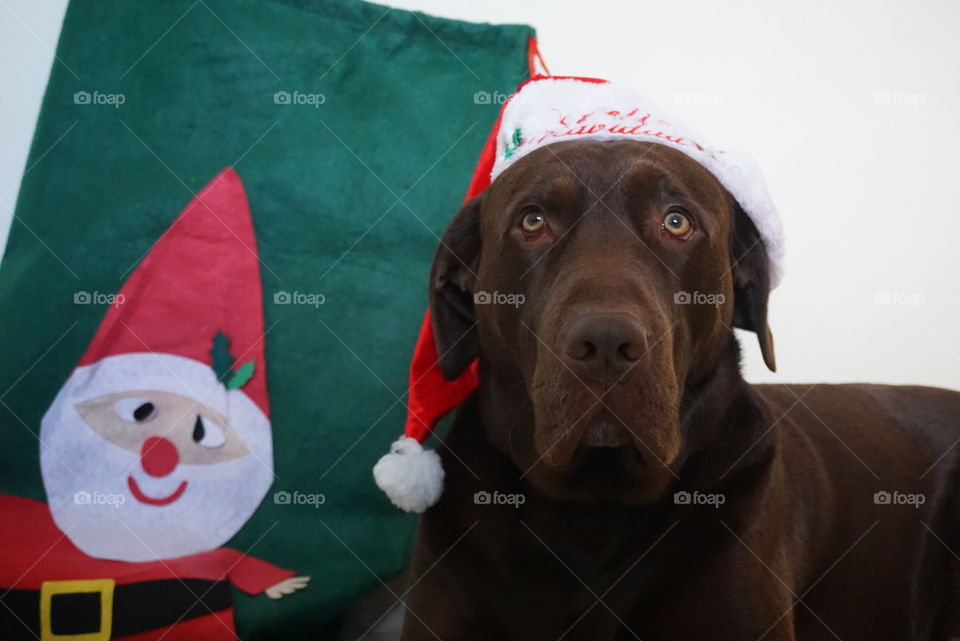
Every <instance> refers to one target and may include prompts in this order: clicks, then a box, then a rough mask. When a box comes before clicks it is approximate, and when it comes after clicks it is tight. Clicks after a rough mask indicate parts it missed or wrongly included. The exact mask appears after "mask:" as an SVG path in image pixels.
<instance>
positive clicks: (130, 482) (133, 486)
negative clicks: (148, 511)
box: [127, 476, 187, 505]
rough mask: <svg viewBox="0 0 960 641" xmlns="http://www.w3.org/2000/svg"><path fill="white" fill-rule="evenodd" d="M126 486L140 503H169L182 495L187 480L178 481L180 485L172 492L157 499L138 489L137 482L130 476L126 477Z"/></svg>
mask: <svg viewBox="0 0 960 641" xmlns="http://www.w3.org/2000/svg"><path fill="white" fill-rule="evenodd" d="M127 486H128V487H129V488H130V492H132V493H133V498H135V499H137V500H138V501H140V502H141V503H146V504H147V505H170V504H171V503H173V502H174V501H176V500H177V499H178V498H180V497H181V496H182V495H183V492H184V490H186V489H187V482H186V481H180V485H179V486H177V489H176V490H174V491H173V493H172V494H169V495H167V496H163V497H160V498H158V499H155V498H153V497H152V496H147V495H146V494H144V493H143V490H141V489H140V485H139V484H138V483H137V480H136V479H135V478H133V477H132V476H128V477H127Z"/></svg>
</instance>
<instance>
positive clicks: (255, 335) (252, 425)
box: [40, 168, 273, 561]
mask: <svg viewBox="0 0 960 641" xmlns="http://www.w3.org/2000/svg"><path fill="white" fill-rule="evenodd" d="M269 413H270V407H269V401H268V398H267V384H266V362H265V360H264V327H263V296H262V286H261V281H260V262H259V258H258V255H257V245H256V239H255V236H254V230H253V222H252V219H251V215H250V209H249V206H248V203H247V198H246V194H245V193H244V189H243V184H242V183H241V181H240V177H239V176H238V175H237V174H236V172H234V171H233V170H232V169H229V168H228V169H225V170H224V171H222V172H221V173H220V174H218V175H217V176H216V177H215V178H214V179H213V180H212V181H211V182H210V183H209V184H208V185H207V186H206V187H205V188H204V189H203V190H202V191H200V192H199V193H198V194H197V195H196V197H195V198H194V199H193V200H192V201H191V202H190V204H189V205H188V206H187V207H186V209H184V210H183V212H182V213H181V214H180V216H179V217H178V218H177V219H176V220H175V221H174V222H173V223H172V225H171V226H170V228H169V229H168V230H167V231H166V232H165V233H164V234H163V235H162V236H161V237H160V238H159V240H158V241H157V242H156V244H155V245H154V246H153V247H152V248H151V249H150V250H149V252H148V253H147V255H146V257H145V258H144V259H143V261H142V262H141V263H140V265H138V266H137V268H136V269H135V271H133V273H132V274H131V275H130V277H129V278H128V279H127V281H126V282H125V283H124V284H123V286H122V288H121V289H120V291H119V292H118V293H117V295H116V297H115V300H114V304H113V305H111V306H110V307H109V308H108V309H107V312H106V314H105V316H104V319H103V321H102V322H101V324H100V327H99V328H98V329H97V332H96V335H95V336H94V337H93V339H92V340H91V342H90V344H89V346H88V348H87V350H86V352H85V353H84V355H83V357H82V358H81V359H80V362H79V363H78V365H77V367H76V369H75V370H74V371H73V373H72V374H71V375H70V377H69V379H68V380H67V381H66V383H65V384H64V386H63V387H62V388H61V390H60V392H59V393H58V394H57V397H56V399H55V400H54V402H53V404H52V405H51V407H50V409H49V410H48V411H47V413H46V414H45V415H44V417H43V421H42V424H41V444H42V447H41V457H40V462H41V470H42V472H43V481H44V486H45V489H46V492H47V497H48V503H49V505H50V510H51V513H52V515H53V517H54V520H55V521H56V523H57V525H58V527H60V529H61V530H63V532H64V533H65V534H66V535H67V536H68V537H69V538H70V540H71V541H72V542H73V543H74V544H75V545H76V546H77V547H79V548H80V549H81V550H83V552H85V553H86V554H88V555H89V556H92V557H98V558H108V559H118V560H123V561H147V560H154V559H165V558H173V557H179V556H184V555H187V554H194V553H198V552H203V551H207V550H211V549H215V548H217V547H219V546H221V545H222V544H224V543H225V542H226V541H227V540H228V539H230V538H231V537H232V536H233V535H234V534H235V533H236V532H237V531H238V530H239V529H240V527H241V526H242V525H243V524H244V523H245V522H246V520H247V519H248V518H249V517H250V516H251V515H252V514H253V512H254V510H255V509H256V508H257V506H258V505H259V504H260V502H261V501H262V499H263V497H264V496H265V494H266V493H267V490H268V489H269V487H270V485H271V483H272V482H273V450H272V436H271V431H270V419H269ZM101 497H107V498H110V499H111V500H110V501H107V500H103V501H101ZM101 503H102V504H101Z"/></svg>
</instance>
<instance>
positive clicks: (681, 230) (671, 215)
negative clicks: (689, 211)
mask: <svg viewBox="0 0 960 641" xmlns="http://www.w3.org/2000/svg"><path fill="white" fill-rule="evenodd" d="M663 228H664V229H666V230H667V231H668V232H670V233H671V234H672V235H673V236H677V237H678V238H679V237H683V236H686V235H687V234H689V233H690V230H692V229H693V224H692V223H691V222H690V219H689V218H687V217H686V215H684V214H682V213H680V212H678V211H671V212H668V213H667V215H666V216H664V217H663Z"/></svg>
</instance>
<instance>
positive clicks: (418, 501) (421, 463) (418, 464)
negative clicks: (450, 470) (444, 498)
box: [373, 436, 443, 513]
mask: <svg viewBox="0 0 960 641" xmlns="http://www.w3.org/2000/svg"><path fill="white" fill-rule="evenodd" d="M373 478H374V480H376V482H377V486H378V487H379V488H380V489H381V490H383V491H384V492H385V493H386V495H387V496H388V497H390V501H391V502H392V503H393V504H394V505H396V506H397V507H398V508H400V509H401V510H403V511H405V512H417V513H420V512H423V511H425V510H426V509H427V508H428V507H430V506H431V505H433V504H434V503H436V502H437V501H438V500H439V499H440V495H441V494H443V466H442V465H441V463H440V456H439V455H438V454H437V453H436V452H434V451H433V450H425V449H423V447H422V446H421V445H420V443H418V442H417V441H416V439H412V438H409V437H406V436H402V437H400V438H399V439H397V440H396V441H394V443H393V445H391V446H390V453H389V454H386V455H384V456H383V458H381V459H380V460H379V461H377V464H376V465H374V466H373Z"/></svg>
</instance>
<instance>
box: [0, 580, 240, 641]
mask: <svg viewBox="0 0 960 641" xmlns="http://www.w3.org/2000/svg"><path fill="white" fill-rule="evenodd" d="M231 602H232V599H231V594H230V584H229V583H228V582H227V581H210V580H207V579H159V580H156V581H143V582H140V583H126V584H119V585H118V584H115V583H114V581H113V580H112V579H96V580H92V581H44V583H43V587H42V589H40V590H16V589H14V590H7V591H3V588H0V639H3V641H37V639H40V640H41V641H46V640H47V639H70V638H73V637H74V636H75V635H90V636H84V637H83V638H84V639H96V640H97V641H100V640H101V639H102V640H103V641H106V640H107V639H116V638H119V637H125V636H128V635H131V634H139V633H141V632H147V631H149V630H155V629H157V628H165V627H167V626H171V625H174V624H176V623H179V622H180V621H186V620H188V619H193V618H196V617H201V616H204V615H207V614H211V613H213V612H217V611H219V610H223V609H226V608H228V607H230V604H231Z"/></svg>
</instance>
